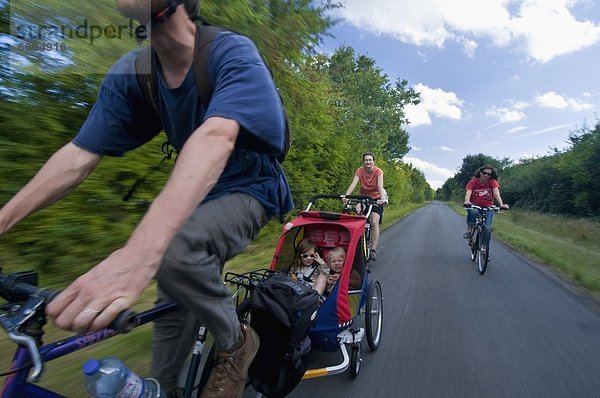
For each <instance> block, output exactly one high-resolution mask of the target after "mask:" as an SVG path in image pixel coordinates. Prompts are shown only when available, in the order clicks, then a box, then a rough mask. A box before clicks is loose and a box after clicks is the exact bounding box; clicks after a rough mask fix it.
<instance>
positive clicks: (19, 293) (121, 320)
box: [0, 271, 137, 333]
mask: <svg viewBox="0 0 600 398" xmlns="http://www.w3.org/2000/svg"><path fill="white" fill-rule="evenodd" d="M24 280H25V281H24ZM36 285H37V274H36V273H33V272H31V271H26V272H17V273H12V274H9V275H5V274H3V273H2V272H1V271H0V296H2V297H3V298H5V299H6V300H7V301H8V302H18V301H26V300H27V299H28V298H29V297H31V296H37V297H41V299H42V300H43V303H44V304H48V303H49V302H51V301H52V300H53V299H54V298H55V297H56V296H58V294H59V293H60V292H55V291H52V290H48V289H42V288H39V287H37V286H36ZM135 316H136V313H135V312H133V311H132V310H124V311H122V312H121V313H120V314H119V315H117V317H116V318H115V319H114V320H113V321H112V322H111V323H110V325H109V326H108V329H113V330H115V331H117V332H119V333H127V332H129V331H131V330H132V329H133V328H135V327H136V326H137V322H136V320H135Z"/></svg>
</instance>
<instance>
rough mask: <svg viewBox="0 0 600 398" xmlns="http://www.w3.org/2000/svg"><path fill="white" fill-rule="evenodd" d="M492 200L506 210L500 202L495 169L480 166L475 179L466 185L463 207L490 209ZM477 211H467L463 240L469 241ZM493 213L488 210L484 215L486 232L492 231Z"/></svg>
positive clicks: (505, 206) (487, 165)
mask: <svg viewBox="0 0 600 398" xmlns="http://www.w3.org/2000/svg"><path fill="white" fill-rule="evenodd" d="M494 199H496V202H498V205H500V208H502V209H508V205H507V204H504V203H503V202H502V197H501V196H500V184H499V183H498V174H497V173H496V169H495V168H494V167H492V166H491V165H489V164H486V165H485V166H481V167H480V168H479V169H478V170H477V172H476V173H475V178H473V179H471V181H469V182H468V183H467V187H466V192H465V201H464V204H465V206H468V205H470V204H474V205H476V206H479V207H492V206H493V205H494ZM478 213H479V210H477V209H467V232H465V234H464V235H463V238H465V239H471V233H472V232H473V227H474V226H475V219H476V218H477V214H478ZM493 217H494V212H493V211H492V210H489V211H488V212H487V214H486V222H485V223H486V225H487V227H488V230H489V231H491V230H492V218H493Z"/></svg>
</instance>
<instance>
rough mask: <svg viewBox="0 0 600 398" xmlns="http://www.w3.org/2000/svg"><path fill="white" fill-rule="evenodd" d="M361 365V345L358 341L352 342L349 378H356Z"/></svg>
mask: <svg viewBox="0 0 600 398" xmlns="http://www.w3.org/2000/svg"><path fill="white" fill-rule="evenodd" d="M361 365H362V346H361V345H360V343H354V344H352V351H351V353H350V378H351V379H352V380H354V379H356V377H357V376H358V374H359V373H360V366H361Z"/></svg>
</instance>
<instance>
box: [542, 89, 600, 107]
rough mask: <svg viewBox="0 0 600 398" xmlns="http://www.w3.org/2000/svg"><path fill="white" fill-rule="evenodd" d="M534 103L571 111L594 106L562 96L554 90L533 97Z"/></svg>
mask: <svg viewBox="0 0 600 398" xmlns="http://www.w3.org/2000/svg"><path fill="white" fill-rule="evenodd" d="M535 101H536V103H537V104H538V105H539V106H541V107H543V108H554V109H568V110H571V111H573V112H578V111H583V110H586V109H591V108H593V107H594V105H593V104H590V103H587V102H582V101H579V100H577V99H573V98H568V97H565V96H562V95H560V94H558V93H556V92H554V91H548V92H546V93H544V94H541V95H538V96H537V97H536V98H535Z"/></svg>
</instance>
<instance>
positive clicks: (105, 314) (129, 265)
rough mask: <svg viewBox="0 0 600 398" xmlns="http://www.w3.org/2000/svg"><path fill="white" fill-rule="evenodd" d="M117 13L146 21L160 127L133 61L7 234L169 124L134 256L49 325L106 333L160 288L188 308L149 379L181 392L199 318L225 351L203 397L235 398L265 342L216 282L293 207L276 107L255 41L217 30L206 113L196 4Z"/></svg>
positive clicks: (38, 181) (60, 302) (129, 251)
mask: <svg viewBox="0 0 600 398" xmlns="http://www.w3.org/2000/svg"><path fill="white" fill-rule="evenodd" d="M184 3H185V4H184ZM148 7H150V9H149V8H148ZM117 8H118V9H119V11H121V12H122V13H123V14H124V15H125V16H127V17H130V18H134V19H137V20H138V21H139V22H140V23H141V24H143V25H145V24H147V23H151V26H152V29H151V39H152V47H153V49H154V52H155V54H156V58H155V60H156V64H157V73H156V74H157V92H158V96H159V99H160V100H159V101H158V103H159V107H160V120H159V118H158V117H157V116H156V115H155V113H154V111H153V109H152V108H151V106H149V105H148V104H147V102H146V101H145V100H144V98H143V94H142V91H141V89H140V86H139V84H138V80H137V78H136V76H135V59H136V56H137V54H138V50H134V51H132V52H130V53H128V54H126V55H125V56H123V57H122V58H121V59H120V60H118V61H117V62H116V63H115V64H114V65H113V67H112V68H111V70H110V72H109V73H108V75H107V76H106V78H105V80H104V81H103V83H102V86H101V87H100V91H99V94H98V100H97V102H96V104H95V105H94V107H93V108H92V110H91V112H90V114H89V115H88V118H87V120H86V122H85V123H84V125H83V126H82V127H81V130H80V131H79V133H78V134H77V136H76V137H75V138H74V139H73V141H72V142H70V143H68V144H66V145H65V146H63V147H62V148H61V149H59V150H58V151H57V152H56V153H55V154H54V155H53V156H52V157H51V158H50V159H49V160H48V161H47V162H46V164H45V165H44V166H43V167H42V169H41V170H40V171H39V172H38V173H37V175H36V176H35V177H34V178H33V179H32V180H31V181H30V182H29V183H28V184H27V185H26V186H25V187H24V188H22V189H21V191H19V192H18V193H17V194H16V195H15V196H14V197H13V198H12V199H11V200H10V201H9V202H8V203H7V204H6V205H5V206H4V207H3V208H2V209H1V210H0V234H1V233H4V232H6V231H7V230H8V229H10V228H11V227H12V226H13V225H15V224H16V223H17V222H19V221H20V220H21V219H23V218H25V217H26V216H28V215H29V214H31V213H33V212H35V211H36V210H38V209H41V208H43V207H45V206H48V205H50V204H51V203H53V202H55V201H56V200H58V199H60V198H62V197H63V196H64V195H66V194H67V193H68V192H70V191H71V190H73V189H74V188H75V187H77V186H78V185H79V184H80V183H81V182H82V181H83V180H84V179H85V178H86V177H87V176H88V175H89V174H90V173H91V172H92V171H93V170H94V168H95V167H96V166H97V164H98V163H99V162H100V160H101V158H102V156H104V155H110V156H122V155H123V153H124V152H126V151H129V150H132V149H134V148H137V147H139V146H141V145H143V144H144V143H146V142H148V141H150V140H151V139H152V138H153V137H154V136H155V135H156V134H158V132H159V131H160V130H161V126H162V127H163V128H164V130H165V131H166V133H167V136H168V137H169V141H170V142H171V144H173V146H174V147H175V148H176V149H177V150H178V152H179V155H178V158H177V162H176V164H175V166H174V168H173V171H172V173H171V175H170V178H169V180H168V182H167V183H166V185H165V187H164V188H163V190H162V191H161V192H160V194H159V195H158V196H157V197H156V199H155V200H154V202H153V203H152V205H151V206H150V208H149V210H148V212H147V213H146V214H145V216H144V218H143V219H142V220H141V222H140V223H139V225H138V226H137V228H136V229H135V230H134V232H133V233H132V235H131V237H130V238H129V240H128V241H127V242H126V244H125V245H124V246H123V247H122V248H121V249H119V250H117V251H115V252H114V253H112V254H111V255H110V256H108V257H107V258H106V259H105V260H104V261H102V262H101V263H99V264H98V265H96V266H95V267H94V268H92V269H91V270H90V271H89V272H87V273H86V274H84V275H82V276H80V277H79V278H78V279H77V280H76V281H75V282H73V283H72V284H71V285H70V286H68V287H67V288H66V289H65V290H63V291H62V293H61V294H60V295H58V296H57V297H56V299H54V300H53V301H52V302H51V303H50V304H49V305H48V307H47V313H48V314H49V315H50V316H51V317H52V318H53V319H54V322H55V324H56V325H57V326H59V327H61V328H65V329H72V330H88V329H91V330H99V329H101V328H103V327H105V326H107V325H108V324H109V323H110V321H111V320H112V319H113V318H115V317H116V316H117V314H118V313H120V312H121V311H123V310H125V309H127V308H129V307H131V306H132V305H133V304H134V302H135V301H136V300H137V299H138V298H139V297H140V295H141V293H142V292H143V291H144V289H145V288H146V287H147V286H148V285H149V284H150V282H151V280H152V279H153V278H154V277H156V279H157V280H158V286H159V293H158V301H165V300H176V301H178V302H179V303H181V304H182V306H183V309H182V310H180V311H178V312H177V313H175V315H174V316H171V317H165V318H161V319H160V321H157V322H156V324H155V330H154V332H155V333H154V341H153V366H152V367H153V373H154V377H155V378H157V379H158V380H159V382H160V383H161V386H162V387H163V389H164V390H165V391H166V392H167V393H170V392H171V391H172V390H173V389H174V388H175V383H176V379H177V374H178V372H179V369H180V368H181V367H182V364H183V361H184V360H185V357H186V356H187V354H188V353H189V350H190V348H191V345H192V342H193V340H194V337H195V335H196V332H197V326H198V325H199V322H200V320H201V321H202V322H203V324H204V325H206V326H207V327H208V329H209V330H210V331H211V332H212V334H213V335H214V338H215V345H216V349H217V361H216V364H215V367H214V369H213V371H212V373H211V375H210V377H209V381H208V383H207V385H206V387H205V388H204V390H203V393H202V397H222V398H225V397H227V398H229V397H239V396H241V395H242V392H243V388H244V383H245V379H246V374H247V369H248V366H249V365H250V363H251V361H252V359H253V357H254V355H255V353H256V351H257V349H258V345H259V342H258V336H257V335H256V334H255V332H254V331H253V330H251V329H250V328H249V327H247V326H245V325H242V326H240V323H239V322H238V318H237V316H236V313H235V309H234V307H233V302H232V299H231V296H230V292H229V291H228V290H227V289H226V288H225V286H224V285H223V283H222V282H221V272H222V270H223V265H224V263H225V261H226V260H228V259H230V258H232V257H233V256H235V255H236V254H238V253H239V252H241V251H242V250H243V249H244V248H245V247H246V246H247V245H248V244H249V242H250V241H251V240H252V239H254V238H256V237H257V235H258V232H259V230H260V229H261V228H262V227H263V226H264V225H265V224H266V223H267V221H268V219H269V217H271V216H274V215H277V214H284V213H286V212H287V211H289V210H291V208H292V207H293V204H292V201H291V196H290V191H289V187H288V185H287V182H286V179H285V175H284V174H283V171H282V169H281V167H280V165H279V163H278V161H277V160H276V158H277V156H279V155H280V154H281V153H283V152H284V149H285V148H284V147H285V138H284V132H285V118H284V114H283V110H282V107H281V101H280V99H279V95H278V93H277V89H276V87H275V85H274V83H273V81H272V78H271V75H270V72H269V70H268V69H267V68H266V66H265V64H264V62H263V60H262V58H261V56H260V54H259V53H258V51H257V49H256V47H255V45H254V43H252V41H250V40H249V39H248V38H246V37H244V36H241V35H238V34H235V33H232V32H220V33H218V34H217V35H216V36H215V39H214V41H213V43H212V50H211V54H210V58H209V60H210V61H209V65H208V66H209V67H208V71H209V78H210V79H211V82H212V87H214V91H213V93H212V96H211V100H210V103H209V104H208V106H207V107H206V109H205V108H204V107H203V106H202V104H201V101H200V99H199V98H198V92H197V90H196V82H195V77H194V73H193V71H192V69H193V68H192V62H193V61H194V44H195V33H196V24H195V23H194V22H193V21H192V20H191V17H194V16H196V15H197V12H198V0H185V1H184V0H151V1H148V0H117Z"/></svg>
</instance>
